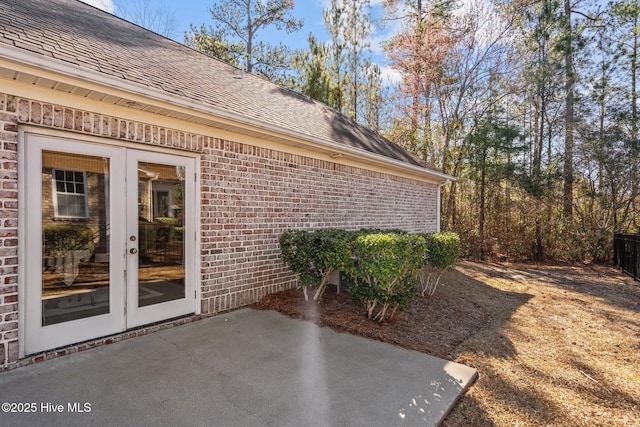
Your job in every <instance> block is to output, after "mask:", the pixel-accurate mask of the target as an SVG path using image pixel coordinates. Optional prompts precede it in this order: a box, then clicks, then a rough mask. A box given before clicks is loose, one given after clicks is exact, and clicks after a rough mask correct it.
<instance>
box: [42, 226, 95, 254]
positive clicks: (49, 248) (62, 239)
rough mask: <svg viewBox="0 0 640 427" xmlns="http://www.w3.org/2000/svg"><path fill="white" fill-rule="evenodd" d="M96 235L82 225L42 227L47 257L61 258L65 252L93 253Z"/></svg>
mask: <svg viewBox="0 0 640 427" xmlns="http://www.w3.org/2000/svg"><path fill="white" fill-rule="evenodd" d="M97 237H98V236H97V235H96V233H95V232H94V231H93V230H92V229H91V228H89V227H87V226H84V225H68V224H64V225H51V226H47V227H44V230H43V242H42V243H43V247H44V253H45V254H47V255H48V256H62V255H64V253H65V252H67V251H75V250H83V249H86V250H89V251H91V252H93V250H94V249H95V245H96V240H97Z"/></svg>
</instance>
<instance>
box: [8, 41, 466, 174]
mask: <svg viewBox="0 0 640 427" xmlns="http://www.w3.org/2000/svg"><path fill="white" fill-rule="evenodd" d="M0 58H2V59H3V60H9V61H11V62H14V63H17V64H22V65H25V66H28V67H30V68H35V69H42V70H45V71H48V72H51V73H55V74H58V75H61V76H65V77H68V78H72V79H75V80H79V81H82V82H87V83H90V84H94V85H97V86H100V87H102V88H104V92H105V93H108V94H111V95H115V96H120V97H122V98H126V97H130V96H131V95H134V96H136V97H140V98H143V99H144V100H145V101H146V103H148V104H150V105H157V106H159V107H161V108H165V109H172V108H171V107H174V109H175V107H180V108H181V109H186V110H188V111H191V112H192V114H193V113H198V114H197V116H200V117H203V116H204V117H208V118H215V119H218V120H219V119H222V120H223V121H224V122H227V124H235V126H237V127H248V128H251V129H253V130H254V131H262V132H263V133H265V134H277V135H278V136H282V137H288V138H290V139H295V140H297V141H301V142H303V143H306V144H307V145H308V146H316V147H320V148H324V149H325V150H327V151H328V152H332V153H345V154H350V155H353V156H354V157H358V158H360V159H362V160H363V161H365V162H367V161H368V162H373V163H376V164H378V165H387V166H389V167H391V168H393V169H397V170H402V171H404V172H405V173H410V174H415V175H417V176H421V177H423V178H427V179H429V180H431V181H434V182H436V183H445V182H448V181H455V180H456V179H457V178H455V177H453V176H451V175H448V174H445V173H443V172H440V171H436V170H431V169H428V168H423V167H420V166H417V165H412V164H409V163H405V162H402V161H400V160H396V159H392V158H389V157H386V156H383V155H381V154H376V153H371V152H369V151H365V150H360V149H357V148H353V147H349V146H347V145H343V144H339V143H336V142H333V141H328V140H325V139H321V138H316V137H312V136H309V135H307V134H304V133H301V132H297V131H294V130H291V129H288V128H286V127H283V126H278V125H274V124H271V123H266V122H262V121H258V120H254V119H251V118H248V117H243V116H239V115H238V114H235V113H231V112H229V111H227V110H223V109H221V108H218V107H215V106H212V105H210V104H205V103H201V102H198V101H195V100H193V99H191V98H187V97H184V96H180V95H176V94H173V93H169V92H164V91H162V90H159V89H155V88H151V87H148V86H145V85H143V84H140V83H135V82H131V81H128V80H124V79H121V78H118V77H114V76H110V75H108V74H104V73H101V72H98V71H95V70H91V69H88V68H83V67H81V66H78V65H75V64H72V63H69V62H64V61H61V60H58V59H55V58H51V57H47V56H44V55H42V54H39V53H34V52H29V51H27V50H24V49H20V48H16V47H13V46H9V45H4V44H0ZM158 102H160V103H162V105H158ZM175 111H177V112H180V113H185V111H183V110H175ZM194 115H196V114H194ZM271 136H273V135H271Z"/></svg>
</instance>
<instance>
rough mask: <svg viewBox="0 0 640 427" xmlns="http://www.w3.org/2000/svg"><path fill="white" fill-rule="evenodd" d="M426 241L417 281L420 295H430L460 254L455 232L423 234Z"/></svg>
mask: <svg viewBox="0 0 640 427" xmlns="http://www.w3.org/2000/svg"><path fill="white" fill-rule="evenodd" d="M423 237H424V238H425V240H426V243H427V250H426V252H425V257H424V261H425V264H424V265H423V267H422V269H421V270H420V274H418V282H419V289H418V291H419V292H420V295H421V296H425V295H428V296H431V295H433V294H434V293H435V291H436V288H437V287H438V285H439V284H440V279H441V278H442V274H443V273H444V272H445V271H447V270H452V269H453V265H454V264H455V262H456V260H457V259H458V257H459V256H460V237H458V235H457V234H456V233H451V232H445V233H433V234H424V235H423Z"/></svg>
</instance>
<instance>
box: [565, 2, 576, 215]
mask: <svg viewBox="0 0 640 427" xmlns="http://www.w3.org/2000/svg"><path fill="white" fill-rule="evenodd" d="M564 13H565V19H566V21H567V22H566V32H567V33H566V37H567V42H566V43H567V46H566V50H565V54H564V55H565V56H564V61H565V63H564V66H565V79H566V80H565V90H566V95H565V96H566V98H565V118H564V120H565V121H564V125H565V132H564V171H563V172H564V191H563V197H562V202H563V203H562V214H563V216H564V218H565V219H566V220H571V219H572V218H573V128H574V114H573V98H574V94H573V92H574V87H575V81H576V78H575V73H574V70H573V40H572V38H573V34H572V32H573V28H572V25H571V1H570V0H564Z"/></svg>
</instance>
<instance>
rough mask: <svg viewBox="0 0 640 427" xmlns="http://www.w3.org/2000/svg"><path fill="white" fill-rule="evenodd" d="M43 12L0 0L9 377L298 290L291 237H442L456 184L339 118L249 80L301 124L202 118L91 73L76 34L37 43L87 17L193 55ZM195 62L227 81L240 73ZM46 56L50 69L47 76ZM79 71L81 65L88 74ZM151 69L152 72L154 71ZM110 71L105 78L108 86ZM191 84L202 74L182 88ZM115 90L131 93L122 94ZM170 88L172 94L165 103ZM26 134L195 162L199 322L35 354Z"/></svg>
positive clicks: (56, 8) (3, 276)
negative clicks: (71, 39)
mask: <svg viewBox="0 0 640 427" xmlns="http://www.w3.org/2000/svg"><path fill="white" fill-rule="evenodd" d="M46 3H47V5H46V9H47V10H46V12H47V13H44V11H43V10H42V5H41V4H40V2H37V1H32V0H29V1H14V0H0V58H5V59H0V370H4V369H9V368H13V367H16V366H20V365H22V364H26V363H31V362H33V361H34V360H35V361H38V360H43V359H46V358H50V357H56V356H58V355H62V354H67V353H71V352H76V351H79V350H83V349H85V348H91V347H94V346H97V345H102V344H104V343H109V342H113V341H118V340H122V339H127V338H130V337H133V336H137V335H140V334H144V333H147V332H149V331H153V330H157V329H159V328H165V327H169V326H172V325H175V324H181V323H185V322H190V321H194V320H197V319H199V318H200V317H202V316H209V315H213V314H216V313H219V312H222V311H226V310H231V309H235V308H238V307H242V306H246V305H248V304H251V303H253V302H256V301H258V300H259V299H261V298H262V297H264V296H265V295H267V294H269V293H273V292H277V291H280V290H284V289H287V288H291V287H294V286H295V285H296V279H295V277H294V276H293V275H292V274H291V273H290V272H289V271H288V269H287V268H286V266H285V265H284V264H283V263H282V262H281V260H280V258H279V248H278V240H277V239H278V236H279V235H280V234H281V233H282V232H283V231H284V230H286V229H290V228H305V229H316V228H322V227H340V228H346V229H359V228H362V227H376V228H400V229H404V230H407V231H411V232H433V231H437V230H438V227H439V224H438V223H439V212H438V211H439V189H440V186H441V185H443V184H444V183H445V182H446V181H447V180H449V179H451V177H449V176H447V175H445V174H443V173H441V172H439V171H437V170H434V169H432V168H430V167H428V166H426V165H424V164H422V163H420V162H419V161H418V160H416V159H414V158H412V157H411V156H409V155H408V154H406V153H404V152H402V150H399V149H398V148H397V147H396V146H395V145H393V144H391V143H390V142H388V141H386V140H384V139H383V138H381V137H379V136H377V135H375V136H373V135H374V134H373V133H370V131H368V130H366V129H364V128H362V127H360V126H359V125H357V124H355V123H352V122H350V121H349V120H348V119H346V118H344V117H342V116H340V115H339V114H338V113H336V112H333V111H331V110H330V109H328V108H326V107H324V106H321V105H320V106H318V105H316V103H313V101H310V100H308V99H304V98H303V97H300V96H298V95H292V94H291V93H288V91H286V90H285V89H283V88H280V87H277V86H275V85H272V84H270V83H268V82H265V81H263V80H261V79H257V78H255V77H253V76H250V75H246V76H243V78H242V79H240V78H236V81H235V83H236V84H240V85H243V86H250V85H253V87H250V92H249V93H253V94H255V93H258V94H260V93H263V92H268V93H269V95H268V96H269V99H268V100H267V101H268V102H269V103H272V102H280V100H281V101H282V102H281V104H276V105H278V107H275V108H276V109H279V108H283V109H292V110H293V111H295V112H296V115H299V116H301V117H302V120H303V123H302V125H301V124H300V123H299V122H296V120H297V119H295V118H293V116H291V117H292V119H291V120H292V122H291V123H287V122H286V121H284V122H283V121H282V120H281V118H280V117H270V116H269V113H268V112H266V111H267V110H260V111H257V112H253V113H251V114H253V115H252V116H250V117H246V116H245V117H242V116H239V113H237V108H236V107H233V106H228V108H225V106H224V105H216V106H214V107H215V108H211V109H209V104H208V103H207V102H208V101H207V100H206V98H202V97H201V98H202V99H197V100H196V101H197V102H195V105H196V107H197V108H199V110H194V109H193V108H192V106H193V105H187V107H185V104H186V103H187V101H183V100H182V99H183V98H184V99H193V98H190V96H191V95H188V94H187V95H185V93H186V91H183V92H181V93H179V94H176V92H173V91H172V89H153V91H152V93H151V94H149V93H148V92H147V89H146V88H145V87H143V86H142V85H140V87H137V86H136V87H132V85H133V84H132V83H131V82H130V79H123V78H122V73H120V72H119V71H118V70H117V69H108V68H107V67H104V66H103V65H101V66H100V67H99V70H98V71H96V70H95V69H94V70H91V69H89V70H88V71H87V69H88V68H91V67H92V65H91V64H92V62H91V61H90V60H87V59H85V60H82V59H78V58H81V54H78V51H82V49H83V47H82V46H83V44H82V42H81V41H78V38H76V39H75V40H76V42H75V43H76V44H75V45H74V44H69V45H65V44H64V43H63V41H64V38H60V39H58V40H53V41H52V40H51V39H46V37H45V38H40V39H36V38H37V37H42V31H40V32H39V33H37V32H35V31H34V32H33V33H30V32H29V30H33V28H34V27H38V28H40V27H47V26H48V27H50V28H52V29H51V31H56V25H58V24H60V23H59V22H58V21H60V20H62V21H65V22H63V24H65V25H68V26H72V27H73V25H74V24H75V22H74V21H73V19H74V16H75V15H74V13H75V12H74V11H76V10H78V9H82V12H81V13H82V16H83V19H87V17H88V19H89V21H90V20H91V19H98V20H100V21H101V22H103V23H104V25H105V26H109V25H113V26H117V27H118V29H119V31H125V30H126V31H129V32H133V33H135V34H133V35H132V37H136V38H137V39H138V40H139V39H140V38H141V37H142V36H140V34H142V35H143V36H144V37H148V38H149V39H150V40H152V43H157V44H158V45H159V46H160V47H158V46H155V47H154V48H155V49H160V51H158V52H155V54H154V55H156V56H162V55H178V56H179V55H182V54H184V55H187V56H192V55H194V54H195V53H194V52H193V51H190V50H189V49H187V48H184V47H182V46H180V45H178V44H177V43H174V42H171V41H168V40H166V39H163V38H161V37H160V36H157V35H155V34H153V33H149V32H146V31H144V30H142V29H140V28H138V27H135V26H133V25H129V24H128V23H126V22H124V21H121V20H118V19H116V18H114V17H111V16H110V15H108V14H104V13H103V12H101V11H98V10H96V9H93V8H91V7H90V6H86V5H84V4H81V3H76V2H75V1H74V0H55V1H54V0H52V1H51V2H46ZM52 11H53V12H52ZM87 25H89V26H90V24H87ZM105 31H108V29H106V30H105ZM79 33H80V34H84V36H85V37H86V38H87V39H89V36H88V35H87V34H85V33H82V32H81V31H80V30H79ZM37 34H40V35H39V36H38V35H37ZM76 35H77V34H76ZM47 40H49V41H47ZM49 43H51V44H55V45H56V46H53V47H51V46H49V45H48V44H49ZM114 43H115V42H114ZM150 43H151V42H150ZM112 48H113V49H114V51H116V50H118V49H121V48H122V47H117V46H112ZM124 48H127V46H125V47H124ZM163 49H164V50H163ZM74 54H75V55H76V56H73V55H74ZM196 55H197V58H198V60H199V61H203V62H204V63H207V64H208V63H211V64H213V65H212V66H215V67H219V68H220V69H222V70H224V71H225V72H226V73H230V74H233V73H236V71H237V70H235V69H233V68H232V67H229V66H226V65H224V64H221V63H219V62H218V61H215V60H212V59H210V58H206V57H203V56H202V55H200V54H196ZM72 56H73V57H72ZM39 59H42V61H43V62H44V63H46V65H45V66H42V67H40V66H39V65H38V61H39ZM121 63H122V62H121ZM185 64H187V63H185ZM122 67H126V65H122ZM185 67H186V68H188V67H189V65H185ZM94 68H95V67H94ZM74 69H80V71H79V72H78V74H74V73H73V72H72V70H74ZM105 70H106V71H105ZM151 70H152V69H151V68H149V69H147V72H149V73H151V74H153V72H152V71H151ZM196 71H197V68H196ZM102 74H105V76H104V78H105V79H106V81H104V82H103V81H99V80H98V79H100V78H102V77H101V75H102ZM180 77H182V78H187V77H189V78H190V79H192V78H193V75H190V76H186V75H183V76H177V77H176V78H177V79H179V78H180ZM196 77H198V76H197V74H196ZM158 78H162V77H158ZM199 78H202V79H206V78H208V76H201V77H199ZM234 78H235V77H234ZM196 80H197V79H196ZM117 81H122V85H121V86H122V87H115V88H114V86H113V84H114V82H117ZM134 83H135V82H134ZM136 84H137V83H136ZM212 84H213V85H215V84H216V82H215V81H214V82H212ZM163 91H168V95H171V96H166V97H163V96H162V95H163V94H162V92H163ZM134 92H136V93H134ZM283 93H284V94H283ZM193 96H194V97H195V95H193ZM212 96H214V97H216V96H217V94H213V95H212ZM265 96H266V95H265ZM178 101H179V102H178ZM247 102H248V101H247ZM265 102H266V101H265ZM311 104H313V108H310V109H307V108H308V107H309V105H311ZM172 105H174V106H175V109H173V107H172ZM252 106H253V105H252V104H250V103H248V104H247V105H245V106H244V107H242V106H241V107H242V108H246V109H247V110H251V108H250V107H252ZM242 108H241V109H242ZM234 110H235V111H234ZM319 112H321V113H319ZM322 114H330V115H332V117H331V124H332V127H333V130H332V131H331V132H329V133H327V132H326V131H324V130H323V129H322V127H321V126H318V127H314V126H311V127H310V128H309V129H311V130H309V129H306V128H305V127H304V123H313V121H314V120H316V119H314V117H317V116H318V115H322ZM235 116H238V119H237V120H236V119H234V117H235ZM284 117H287V115H285V116H284ZM338 125H339V126H338ZM336 129H337V130H336ZM280 130H283V131H280ZM351 130H353V132H352V131H351ZM323 132H324V133H325V134H323ZM27 133H34V134H37V135H45V136H47V137H49V136H50V137H51V138H53V139H52V140H55V138H67V137H69V138H73V139H74V140H82V139H88V140H91V141H94V140H95V141H97V142H102V141H104V143H105V144H112V143H113V144H117V146H118V147H126V148H135V149H143V150H147V149H148V150H156V149H157V150H164V151H166V152H176V153H178V152H184V153H188V154H190V155H193V156H196V157H195V158H196V159H197V167H196V172H197V177H196V180H197V184H198V186H197V193H198V194H197V200H198V203H197V236H196V237H197V238H196V239H195V241H196V242H197V247H196V253H197V263H196V267H195V270H196V271H195V272H194V273H195V274H194V276H192V277H195V279H194V281H195V282H196V285H195V286H196V296H195V301H196V302H195V304H194V307H193V310H192V311H191V313H190V314H189V315H187V316H182V317H181V318H180V319H178V320H171V321H169V322H167V323H162V324H157V323H156V322H154V324H153V325H152V326H145V325H143V326H141V327H137V328H128V327H123V328H121V330H120V331H119V332H118V333H116V334H109V335H108V336H107V337H103V336H96V337H94V338H93V339H91V340H89V341H84V342H82V343H80V344H72V345H67V346H63V347H62V348H52V349H50V350H46V351H41V352H40V351H39V352H37V353H30V352H29V351H28V350H27V351H25V349H24V346H23V340H24V334H25V332H24V326H23V323H24V322H30V321H33V319H31V318H29V317H28V315H26V314H25V313H24V312H21V311H24V310H25V308H24V307H25V303H24V302H23V300H24V298H25V296H24V293H25V289H29V286H31V285H30V284H28V283H25V279H24V278H23V277H22V276H21V274H22V275H23V276H24V274H23V273H24V272H25V270H27V269H31V268H33V267H36V269H37V268H38V266H39V263H40V260H39V257H37V256H36V257H35V258H36V259H35V260H34V259H31V257H30V255H29V254H28V253H27V249H28V248H27V249H25V245H27V243H26V242H25V239H24V238H23V237H21V236H22V233H23V231H22V229H21V228H20V224H21V223H22V222H21V221H22V219H23V218H24V217H25V215H28V213H27V212H25V210H31V209H39V207H38V206H35V207H34V206H25V199H24V197H23V194H22V192H23V191H29V190H28V188H29V187H28V185H29V184H28V183H25V181H28V177H25V176H23V175H22V174H23V171H22V167H21V166H20V165H21V160H20V156H24V154H23V151H22V150H23V149H22V144H24V141H23V140H22V138H23V135H25V134H27ZM314 133H317V134H314ZM372 141H373V142H372ZM25 161H26V162H28V161H29V159H26V160H22V162H25ZM46 197H51V192H50V191H48V192H47V191H45V190H44V187H43V190H42V199H43V200H44V199H45V198H46ZM92 197H94V199H95V197H96V196H95V195H94V196H92ZM91 203H94V204H95V203H97V199H96V200H93V199H92V201H91ZM99 204H100V205H103V204H104V202H99ZM43 215H45V216H51V215H50V214H47V213H45V212H43ZM112 228H113V225H112ZM27 334H28V332H27Z"/></svg>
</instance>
